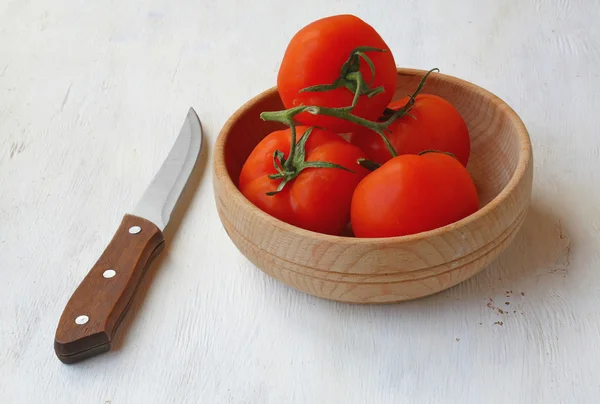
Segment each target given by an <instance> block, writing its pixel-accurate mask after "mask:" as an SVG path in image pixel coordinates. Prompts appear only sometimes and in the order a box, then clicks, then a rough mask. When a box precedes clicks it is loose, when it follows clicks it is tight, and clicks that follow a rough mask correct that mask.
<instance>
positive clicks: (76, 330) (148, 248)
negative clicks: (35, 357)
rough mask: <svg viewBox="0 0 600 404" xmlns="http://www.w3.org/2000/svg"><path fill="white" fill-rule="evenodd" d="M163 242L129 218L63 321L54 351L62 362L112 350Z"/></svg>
mask: <svg viewBox="0 0 600 404" xmlns="http://www.w3.org/2000/svg"><path fill="white" fill-rule="evenodd" d="M164 241H165V239H164V236H163V233H162V231H161V230H160V229H159V228H158V227H156V225H154V223H152V222H150V221H148V220H146V219H143V218H141V217H138V216H133V215H129V214H127V215H125V216H124V217H123V220H122V221H121V225H120V226H119V228H118V229H117V232H116V233H115V235H114V236H113V238H112V240H111V241H110V243H109V244H108V246H107V247H106V249H105V250H104V252H103V253H102V255H101V256H100V258H99V259H98V261H97V262H96V264H95V265H94V266H93V267H92V269H91V270H90V271H89V273H88V274H87V276H86V277H85V278H84V279H83V281H82V282H81V284H80V285H79V286H78V287H77V289H76V290H75V292H73V295H72V296H71V298H70V299H69V301H68V303H67V305H66V306H65V309H64V311H63V313H62V316H61V317H60V321H59V323H58V327H57V329H56V336H55V339H54V351H55V353H56V355H57V356H58V358H59V359H60V360H61V361H62V362H64V363H74V362H78V361H80V360H82V359H85V358H88V357H90V356H93V355H97V354H99V353H102V352H106V351H109V350H110V348H111V340H112V338H113V336H114V334H115V332H116V330H117V328H118V327H119V324H120V323H121V321H122V320H123V318H124V317H125V314H126V313H127V310H128V308H129V306H130V303H131V301H132V299H133V296H134V294H135V291H136V289H137V287H138V285H139V283H140V281H141V279H142V277H143V275H144V273H145V272H146V269H147V268H148V266H149V265H150V263H151V262H152V260H153V259H154V258H155V257H156V256H157V255H158V254H159V253H160V252H161V251H162V250H163V248H164V245H165V243H164Z"/></svg>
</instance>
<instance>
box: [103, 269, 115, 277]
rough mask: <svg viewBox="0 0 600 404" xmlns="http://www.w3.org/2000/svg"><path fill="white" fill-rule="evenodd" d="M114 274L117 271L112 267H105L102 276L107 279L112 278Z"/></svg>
mask: <svg viewBox="0 0 600 404" xmlns="http://www.w3.org/2000/svg"><path fill="white" fill-rule="evenodd" d="M116 274H117V271H115V270H114V269H107V270H106V271H104V273H103V274H102V276H103V277H105V278H106V279H108V278H112V277H113V276H115V275H116Z"/></svg>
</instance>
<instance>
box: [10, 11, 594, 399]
mask: <svg viewBox="0 0 600 404" xmlns="http://www.w3.org/2000/svg"><path fill="white" fill-rule="evenodd" d="M339 13H353V14H356V15H358V16H360V17H361V18H363V19H364V20H366V21H367V22H369V23H370V24H372V25H373V26H374V27H375V28H376V29H377V30H378V31H379V32H380V33H381V35H382V36H383V37H384V38H385V39H386V41H387V42H388V44H389V45H390V47H391V49H392V50H393V52H394V54H395V57H396V62H397V64H398V65H400V66H405V67H415V68H421V69H429V68H432V67H438V68H440V70H441V71H442V72H443V73H447V74H451V75H455V76H458V77H460V78H463V79H466V80H469V81H471V82H473V83H476V84H478V85H480V86H482V87H484V88H487V89H488V90H490V91H492V92H494V93H495V94H497V95H498V96H500V97H501V98H503V99H505V100H506V101H507V102H508V103H509V104H510V105H511V106H512V107H513V108H514V109H515V110H516V111H517V113H519V115H520V116H521V117H522V119H523V121H524V122H525V124H526V126H527V127H528V129H529V131H530V134H531V138H532V142H533V147H534V158H535V177H534V189H533V197H532V206H531V211H530V213H529V215H528V217H527V219H526V221H525V224H524V226H523V228H522V231H521V232H520V234H519V235H518V237H517V238H516V240H515V242H514V243H513V244H512V246H511V247H510V248H509V249H508V250H507V251H506V252H505V253H504V254H502V256H501V257H500V258H499V259H498V260H497V261H496V262H495V263H494V264H492V265H491V266H490V267H489V268H487V269H486V270H484V271H483V272H482V273H480V274H479V275H478V276H476V277H474V278H472V279H470V280H468V281H466V282H464V283H462V284H460V285H458V286H456V287H454V288H452V289H450V290H447V291H445V292H442V293H440V294H437V295H435V296H431V297H429V298H425V299H422V300H417V301H412V302H409V303H404V304H398V305H390V306H383V307H382V306H368V307H365V306H356V305H346V304H339V303H333V302H329V301H325V300H320V299H317V298H314V297H311V296H308V295H305V294H302V293H299V292H297V291H295V290H292V289H289V288H287V287H285V286H283V285H282V284H280V283H278V282H276V281H274V280H272V279H270V278H269V277H267V276H266V275H264V274H263V273H262V272H260V271H259V270H257V269H256V268H255V267H253V266H252V265H251V264H250V263H249V262H248V261H247V260H246V259H245V258H244V257H243V256H242V255H241V254H240V253H239V252H238V251H237V249H236V248H235V247H234V245H233V244H232V243H231V241H230V240H229V238H228V237H227V234H226V233H225V231H224V230H223V229H222V226H221V224H220V222H219V219H218V217H217V213H216V209H215V203H214V200H213V191H212V184H211V176H210V170H211V161H212V157H211V154H212V148H213V145H214V142H215V139H216V136H217V134H218V132H219V130H220V128H221V127H222V126H223V124H224V123H225V121H226V120H227V118H228V117H229V116H230V115H231V114H232V113H233V112H234V111H235V110H236V109H237V108H238V107H239V106H240V105H241V104H243V103H244V102H245V101H247V100H248V99H249V98H251V97H253V96H254V95H256V94H257V93H259V92H261V91H263V90H265V89H266V88H269V87H271V86H273V85H275V80H276V75H277V69H278V67H279V63H280V61H281V58H282V55H283V51H284V49H285V47H286V45H287V42H288V41H289V39H290V38H291V36H292V35H293V34H294V33H295V32H296V31H297V30H298V29H299V28H301V27H302V26H304V25H306V24H307V23H309V22H311V21H313V20H315V19H318V18H320V17H323V16H326V15H332V14H339ZM599 16H600V4H599V3H598V1H594V0H589V1H574V0H573V1H567V0H556V1H549V0H524V1H520V2H515V1H510V0H497V1H493V2H483V1H476V0H473V1H452V2H450V1H443V0H439V1H428V2H421V1H399V0H382V1H370V2H365V1H358V0H345V1H343V2H342V1H323V0H303V1H301V2H295V3H287V2H283V1H278V0H270V1H268V0H254V1H248V0H244V1H233V0H229V1H225V0H223V1H214V2H212V1H211V2H209V1H191V0H182V1H169V0H149V1H141V0H135V1H134V0H131V1H116V0H105V1H74V0H71V1H67V0H54V1H44V0H29V1H25V0H23V1H18V0H12V1H10V0H2V1H0V299H1V305H0V402H2V403H113V404H115V403H197V402H202V403H274V404H275V403H277V404H279V403H343V404H346V403H357V404H358V403H394V404H396V403H461V404H464V403H598V402H600V378H599V375H600V361H599V360H598V354H597V352H596V349H598V348H599V347H600V248H599V247H600V245H599V244H600V237H599V231H600V205H599V204H598V201H599V199H600V198H599V197H600V187H599V185H600V181H599V180H600V131H599V130H598V127H599V126H600V113H599V111H600V96H599V95H598V92H599V91H598V90H600V77H599V75H600V71H599V67H598V66H599V62H600V25H599V24H598V17H599ZM190 106H193V107H194V108H195V109H196V111H198V113H199V115H200V118H201V120H202V123H203V126H204V140H205V143H204V149H203V152H202V156H201V160H200V165H201V167H200V168H201V171H200V175H197V176H196V177H195V178H194V179H193V181H194V186H193V187H192V189H191V192H188V193H186V194H185V195H184V202H183V203H182V204H181V207H182V208H181V209H179V210H178V211H177V212H176V213H175V215H174V220H173V222H172V223H171V225H170V227H169V229H168V230H167V233H166V237H167V243H168V246H167V248H166V249H165V252H164V253H163V256H162V257H161V258H160V259H159V260H157V261H156V262H155V263H154V265H153V266H152V270H151V273H150V274H149V276H148V277H147V278H146V281H145V282H144V285H143V286H142V291H141V294H140V295H139V296H138V298H137V299H136V301H135V304H134V308H133V310H132V312H130V316H129V317H128V318H127V320H126V322H125V324H124V328H122V333H120V334H119V338H118V341H117V349H116V350H115V351H113V352H110V353H107V354H104V355H102V356H99V357H96V358H93V359H90V360H87V361H85V362H81V363H79V364H76V365H70V366H69V365H64V364H62V363H61V362H59V361H58V360H57V358H56V357H55V355H54V351H53V347H52V344H53V338H54V332H55V329H56V325H57V322H58V319H59V317H60V314H61V312H62V309H63V307H64V305H65V303H66V301H67V300H68V298H69V296H70V295H71V293H72V292H73V290H74V289H75V287H76V286H77V285H78V284H79V282H80V281H81V279H83V277H84V276H85V274H86V273H87V271H88V270H89V269H90V268H91V266H92V265H93V264H94V262H95V261H96V259H97V258H98V256H99V254H100V253H101V252H102V250H103V249H104V247H105V246H106V244H107V243H108V241H109V240H110V238H111V237H112V235H113V233H114V231H115V230H116V228H117V226H118V224H119V223H120V221H121V218H122V216H123V214H124V213H125V212H127V211H129V210H131V209H132V208H133V206H134V205H135V203H136V201H137V199H138V198H139V197H140V196H141V194H142V192H143V190H144V189H145V187H146V186H147V185H148V183H149V182H150V180H151V178H152V177H153V175H154V174H155V172H156V170H157V169H158V168H159V166H160V164H161V163H162V160H163V158H164V157H165V156H166V154H167V152H168V150H169V148H170V147H171V145H172V143H173V141H174V138H175V136H176V134H177V131H178V130H179V128H180V126H181V124H182V121H183V118H184V117H185V113H186V111H187V109H188V108H189V107H190ZM131 314H133V316H132V315H131Z"/></svg>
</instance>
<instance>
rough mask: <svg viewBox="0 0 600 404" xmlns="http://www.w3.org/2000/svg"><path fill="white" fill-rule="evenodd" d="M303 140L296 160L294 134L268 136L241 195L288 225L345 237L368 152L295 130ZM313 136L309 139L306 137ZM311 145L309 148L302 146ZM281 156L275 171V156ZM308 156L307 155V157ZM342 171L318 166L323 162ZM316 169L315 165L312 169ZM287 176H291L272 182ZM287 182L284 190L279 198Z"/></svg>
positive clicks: (247, 167)
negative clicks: (362, 160)
mask: <svg viewBox="0 0 600 404" xmlns="http://www.w3.org/2000/svg"><path fill="white" fill-rule="evenodd" d="M296 131H297V136H298V138H299V140H298V141H297V145H302V146H301V147H297V148H296V149H295V154H294V157H293V158H292V161H293V162H294V164H292V165H291V166H289V167H288V166H286V161H288V160H289V156H290V144H291V129H290V128H288V129H283V130H278V131H275V132H272V133H270V134H269V135H267V136H266V137H265V138H264V139H263V140H262V141H261V142H260V143H259V144H258V145H257V146H256V147H255V148H254V150H253V151H252V153H251V154H250V156H249V157H248V159H247V160H246V162H245V163H244V166H243V167H242V171H241V173H240V177H239V189H240V191H241V192H242V194H243V195H244V196H245V197H246V198H248V200H250V202H252V203H253V204H254V205H256V206H257V207H258V208H260V209H262V210H263V211H265V212H266V213H268V214H270V215H271V216H274V217H276V218H278V219H280V220H282V221H284V222H287V223H290V224H292V225H295V226H298V227H301V228H304V229H307V230H312V231H315V232H320V233H325V234H332V235H340V234H341V233H342V232H343V230H344V228H345V227H346V225H347V224H348V223H349V221H350V201H351V200H352V193H353V192H354V188H355V187H356V185H357V184H358V183H359V182H360V180H361V179H363V178H364V177H365V175H367V174H368V173H369V171H368V170H367V169H365V168H363V167H361V166H359V165H358V164H357V163H356V161H357V159H359V158H364V157H365V155H364V153H363V152H362V151H361V150H360V149H359V148H358V147H356V146H354V145H352V144H350V143H348V142H347V141H346V140H344V139H342V138H341V137H340V136H338V135H337V134H335V133H333V132H329V131H325V130H322V129H318V128H308V127H306V126H298V127H296ZM307 131H309V132H308V135H307V136H308V138H306V137H304V136H303V135H305V134H306V133H307ZM303 141H306V143H305V144H302V142H303ZM277 151H279V152H282V153H281V154H280V155H279V156H280V157H282V159H281V160H279V161H277V160H276V164H277V165H278V166H279V167H280V169H281V172H279V171H278V170H277V169H276V168H275V166H274V155H277ZM302 154H304V155H302ZM323 162H325V164H330V165H338V166H339V167H326V168H322V167H315V166H318V165H319V163H323ZM311 165H313V166H312V167H311ZM349 170H351V171H349ZM282 172H284V173H286V174H285V175H286V176H287V177H282V178H276V179H273V178H269V175H271V176H277V175H278V174H280V175H282V174H281V173H282ZM283 180H287V182H286V184H285V186H283V188H282V189H281V190H280V191H279V192H277V193H275V194H272V193H273V192H275V191H276V190H277V189H278V187H279V186H280V185H281V183H282V181H283Z"/></svg>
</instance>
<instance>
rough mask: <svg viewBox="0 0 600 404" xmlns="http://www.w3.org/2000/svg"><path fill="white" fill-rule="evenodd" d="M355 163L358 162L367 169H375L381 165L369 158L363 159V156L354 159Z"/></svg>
mask: <svg viewBox="0 0 600 404" xmlns="http://www.w3.org/2000/svg"><path fill="white" fill-rule="evenodd" d="M356 164H358V165H359V166H361V167H364V168H366V169H367V170H369V171H375V170H377V169H378V168H379V167H381V164H379V163H376V162H374V161H372V160H369V159H364V158H359V159H358V160H356Z"/></svg>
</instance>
